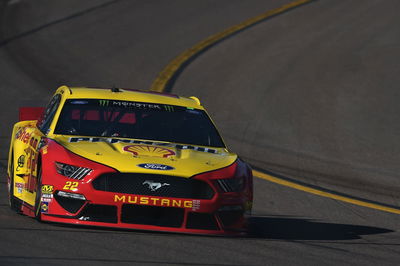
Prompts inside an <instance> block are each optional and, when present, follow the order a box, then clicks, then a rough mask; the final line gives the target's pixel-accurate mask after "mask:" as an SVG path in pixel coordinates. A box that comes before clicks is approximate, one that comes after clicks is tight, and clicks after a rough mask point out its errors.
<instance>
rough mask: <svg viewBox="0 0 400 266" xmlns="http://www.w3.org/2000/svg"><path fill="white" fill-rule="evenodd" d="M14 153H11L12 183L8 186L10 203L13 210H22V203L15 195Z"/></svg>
mask: <svg viewBox="0 0 400 266" xmlns="http://www.w3.org/2000/svg"><path fill="white" fill-rule="evenodd" d="M14 186H15V185H14V153H12V154H11V162H10V184H9V186H8V203H9V206H10V208H11V210H13V211H16V212H21V203H20V202H19V201H18V200H17V199H16V198H15V196H14Z"/></svg>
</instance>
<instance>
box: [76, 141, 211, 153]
mask: <svg viewBox="0 0 400 266" xmlns="http://www.w3.org/2000/svg"><path fill="white" fill-rule="evenodd" d="M81 141H88V142H107V143H111V144H113V143H118V142H121V143H132V144H145V145H152V146H162V147H171V148H177V149H180V150H195V151H201V152H208V153H217V150H215V149H209V148H203V147H197V146H192V145H181V144H172V143H165V142H153V141H143V140H134V139H118V138H87V137H82V138H77V137H72V138H69V142H71V143H75V142H81Z"/></svg>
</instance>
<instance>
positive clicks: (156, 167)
mask: <svg viewBox="0 0 400 266" xmlns="http://www.w3.org/2000/svg"><path fill="white" fill-rule="evenodd" d="M137 166H139V167H141V168H144V169H151V170H162V171H166V170H172V169H175V168H173V167H172V166H169V165H164V164H156V163H142V164H138V165H137Z"/></svg>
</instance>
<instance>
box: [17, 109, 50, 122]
mask: <svg viewBox="0 0 400 266" xmlns="http://www.w3.org/2000/svg"><path fill="white" fill-rule="evenodd" d="M43 112H44V107H20V108H19V121H27V120H39V118H41V116H42V114H43Z"/></svg>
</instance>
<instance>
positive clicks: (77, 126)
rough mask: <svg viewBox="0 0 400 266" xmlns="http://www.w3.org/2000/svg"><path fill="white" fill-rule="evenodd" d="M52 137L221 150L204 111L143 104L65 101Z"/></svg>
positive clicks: (219, 139)
mask: <svg viewBox="0 0 400 266" xmlns="http://www.w3.org/2000/svg"><path fill="white" fill-rule="evenodd" d="M54 134H61V135H79V136H94V137H121V138H133V139H146V140H158V141H167V142H176V143H183V144H195V145H201V146H211V147H225V146H224V143H223V141H222V139H221V137H220V135H219V134H218V132H217V130H216V128H215V127H214V125H213V123H212V122H211V120H210V118H209V117H208V115H207V114H206V112H205V111H203V110H198V109H193V108H187V107H182V106H175V105H165V104H156V103H145V102H131V101H117V100H97V99H69V100H67V101H66V102H65V104H64V107H63V109H62V112H61V115H60V118H59V119H58V122H57V126H56V128H55V130H54Z"/></svg>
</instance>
